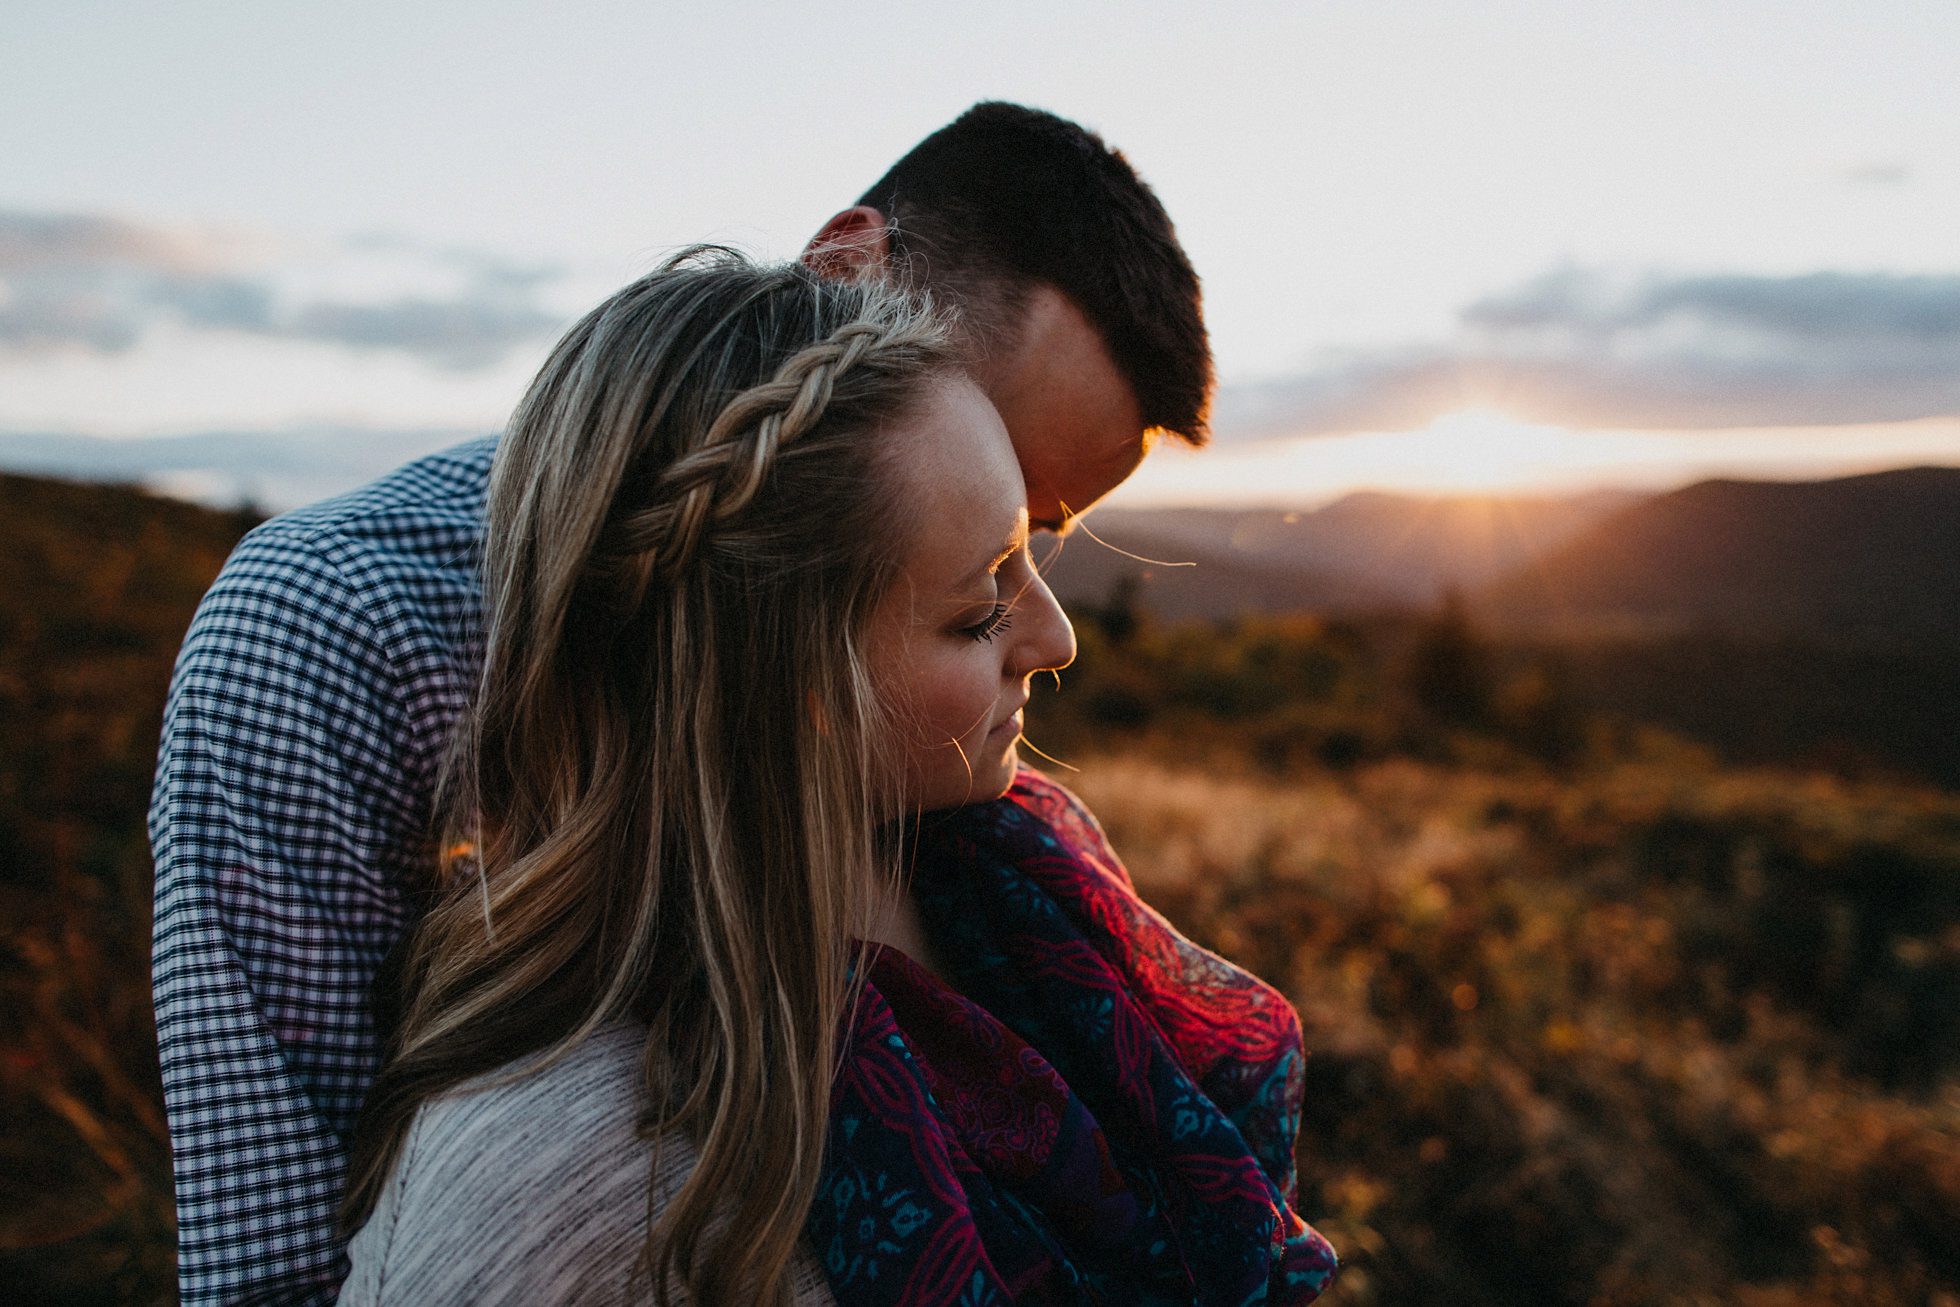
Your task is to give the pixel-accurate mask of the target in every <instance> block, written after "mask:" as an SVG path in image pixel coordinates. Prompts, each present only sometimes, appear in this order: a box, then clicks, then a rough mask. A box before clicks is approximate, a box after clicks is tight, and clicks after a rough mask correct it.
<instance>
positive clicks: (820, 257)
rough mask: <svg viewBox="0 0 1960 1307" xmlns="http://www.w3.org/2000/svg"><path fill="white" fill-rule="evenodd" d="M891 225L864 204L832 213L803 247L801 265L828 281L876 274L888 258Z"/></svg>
mask: <svg viewBox="0 0 1960 1307" xmlns="http://www.w3.org/2000/svg"><path fill="white" fill-rule="evenodd" d="M891 252H892V242H891V224H890V223H889V222H888V221H887V220H886V218H885V215H884V214H882V213H880V212H878V211H877V210H876V209H874V208H872V207H871V206H870V205H868V204H859V205H855V206H853V207H851V208H848V209H845V210H844V211H843V212H842V213H837V214H833V215H832V216H831V218H830V221H828V222H826V223H825V224H824V225H823V226H822V227H820V228H818V229H817V234H816V235H815V236H812V237H811V238H810V243H809V244H808V245H806V246H804V247H803V265H804V266H805V267H807V268H809V269H810V270H811V271H812V272H814V273H816V274H817V275H818V276H820V277H827V278H829V279H831V280H832V281H854V280H856V279H857V278H859V277H862V276H865V275H866V274H867V273H880V272H883V271H884V269H885V263H886V260H888V259H889V258H890V257H891Z"/></svg>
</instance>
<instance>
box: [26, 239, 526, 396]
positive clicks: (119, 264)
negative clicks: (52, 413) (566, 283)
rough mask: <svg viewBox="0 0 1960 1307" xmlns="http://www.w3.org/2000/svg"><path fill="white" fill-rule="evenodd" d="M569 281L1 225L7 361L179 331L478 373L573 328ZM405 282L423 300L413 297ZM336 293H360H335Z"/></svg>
mask: <svg viewBox="0 0 1960 1307" xmlns="http://www.w3.org/2000/svg"><path fill="white" fill-rule="evenodd" d="M560 275H561V270H559V269H556V268H550V267H536V266H528V265H519V264H514V263H511V262H509V261H507V260H502V259H499V258H497V257H495V256H493V255H488V254H484V253H481V252H473V251H463V250H453V249H431V248H429V247H425V246H421V245H418V244H416V243H415V242H411V241H406V240H403V239H401V238H395V237H379V238H377V237H364V238H361V239H358V240H352V241H346V242H342V243H340V244H339V245H338V246H334V247H330V248H328V249H326V250H322V251H311V252H306V253H305V254H295V253H294V252H292V251H279V250H276V249H273V248H272V247H270V246H268V245H266V244H265V243H262V242H254V241H251V240H249V239H245V238H239V237H230V238H225V237H219V236H212V235H200V234H194V233H187V232H177V231H171V230H167V229H163V228H155V227H145V226H141V225H138V224H135V223H129V222H124V221H121V220H118V219H113V218H104V217H97V216H91V215H73V214H39V213H21V212H0V352H4V353H14V354H20V353H27V352H33V351H41V350H50V349H64V348H67V349H83V350H91V351H94V352H96V353H101V354H118V353H124V352H126V351H129V350H132V349H135V348H137V347H139V346H140V345H141V344H142V342H143V340H144V339H145V338H146V337H147V336H149V335H150V334H151V333H152V332H154V331H157V330H159V329H161V328H165V327H177V328H181V329H188V330H191V331H202V332H231V333H241V334H245V335H250V336H259V337H268V338H274V339H281V340H292V341H310V342H318V343H324V344H329V345H336V346H340V347H342V348H345V349H350V350H360V351H368V352H374V351H389V352H396V353H401V354H405V355H409V356H412V357H415V358H418V359H421V360H422V361H424V362H427V363H431V364H435V365H437V366H440V367H446V368H455V369H465V370H467V369H474V368H480V367H486V366H489V365H491V364H494V363H496V362H498V361H499V360H500V359H502V358H504V357H505V356H506V355H508V354H509V352H510V351H511V350H513V349H516V348H519V347H521V346H525V345H529V344H532V343H534V342H536V341H538V340H539V339H541V338H543V337H545V336H547V335H549V334H550V333H551V332H552V331H554V330H555V329H557V328H559V327H560V326H562V325H563V322H564V315H563V314H562V313H559V312H555V311H553V310H552V309H551V308H550V307H548V306H547V305H546V304H545V303H544V302H543V300H542V294H543V291H544V290H545V288H546V287H547V286H548V285H549V283H551V282H552V281H554V280H555V279H556V278H557V277H558V276H560ZM391 281H392V282H394V283H396V288H395V289H394V290H392V291H391V290H390V288H389V283H390V282H391ZM403 282H407V283H409V284H411V285H412V286H414V287H415V289H413V290H411V291H409V292H407V293H403V292H402V291H401V290H400V288H399V284H400V283H403ZM295 283H310V287H311V288H310V289H307V290H299V289H296V288H295ZM336 283H344V284H346V285H351V286H355V287H357V289H358V291H359V292H360V293H354V294H350V293H346V292H345V290H344V289H343V291H342V292H341V293H335V292H334V291H333V290H332V289H331V288H332V287H333V286H334V285H335V284H336ZM429 283H434V285H433V287H432V288H431V287H430V286H429ZM322 287H325V288H327V289H322Z"/></svg>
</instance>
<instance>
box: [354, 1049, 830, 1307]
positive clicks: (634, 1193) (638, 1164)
mask: <svg viewBox="0 0 1960 1307" xmlns="http://www.w3.org/2000/svg"><path fill="white" fill-rule="evenodd" d="M644 1038H645V1034H644V1031H643V1030H641V1029H638V1028H635V1027H631V1026H626V1025H619V1026H611V1027H608V1028H606V1029H604V1030H602V1031H600V1032H599V1033H597V1034H595V1035H594V1036H593V1037H592V1038H591V1039H589V1040H587V1041H586V1042H585V1043H583V1044H581V1045H580V1046H579V1047H578V1048H577V1049H575V1050H574V1051H573V1052H572V1053H571V1054H569V1055H568V1056H566V1057H565V1058H564V1059H563V1060H561V1061H559V1062H558V1063H557V1064H555V1065H553V1066H550V1067H547V1068H546V1069H545V1070H543V1071H541V1072H537V1073H534V1074H531V1075H527V1076H525V1077H523V1078H522V1079H519V1080H516V1081H514V1082H511V1083H507V1084H495V1083H491V1082H494V1080H495V1079H496V1077H497V1075H500V1074H502V1073H495V1074H493V1075H492V1076H488V1077H484V1078H483V1079H482V1080H480V1081H472V1082H471V1083H470V1084H468V1085H465V1086H463V1087H462V1088H461V1089H458V1090H457V1091H455V1092H454V1093H451V1094H447V1095H445V1096H443V1097H441V1098H439V1099H436V1100H434V1101H433V1102H430V1103H428V1104H426V1105H425V1106H424V1107H423V1108H422V1110H421V1111H420V1112H419V1113H418V1114H417V1115H416V1118H415V1122H414V1124H413V1125H412V1126H411V1127H410V1129H409V1134H408V1138H407V1140H406V1142H405V1143H404V1144H403V1147H402V1152H401V1156H400V1157H399V1158H398V1159H397V1160H396V1163H395V1170H394V1173H393V1174H392V1175H391V1176H390V1177H389V1179H388V1185H387V1188H386V1190H385V1191H384V1192H383V1194H382V1196H381V1199H380V1201H379V1202H378V1203H377V1204H376V1205H375V1209H374V1213H373V1215H372V1216H370V1217H369V1218H368V1222H367V1224H366V1225H365V1226H363V1227H362V1228H361V1231H360V1233H359V1234H357V1235H355V1236H354V1242H353V1244H352V1245H351V1246H350V1247H349V1249H348V1254H349V1256H350V1257H351V1258H352V1259H353V1272H352V1274H350V1275H349V1276H348V1279H347V1282H346V1284H345V1285H344V1286H343V1287H342V1288H341V1291H340V1302H341V1305H342V1307H384V1305H397V1304H398V1305H400V1307H425V1305H426V1304H437V1303H441V1304H447V1303H483V1304H490V1303H508V1304H512V1307H518V1305H520V1304H521V1305H523V1307H531V1305H533V1304H550V1303H574V1302H575V1303H580V1304H593V1305H594V1307H606V1305H609V1304H624V1303H650V1302H652V1301H653V1295H652V1292H651V1288H650V1285H649V1284H648V1281H647V1277H646V1276H644V1275H641V1276H639V1277H637V1278H635V1277H634V1275H633V1268H634V1265H635V1260H636V1259H637V1258H638V1257H639V1254H640V1249H641V1247H642V1245H643V1244H644V1242H645V1240H646V1234H647V1223H648V1220H649V1213H650V1211H658V1209H659V1207H660V1206H661V1205H662V1204H663V1203H665V1202H666V1201H667V1200H668V1199H670V1198H671V1197H672V1196H673V1195H674V1193H675V1192H676V1191H677V1190H678V1189H679V1188H680V1186H681V1183H682V1181H683V1180H685V1179H686V1177H687V1174H688V1172H689V1171H690V1170H692V1169H693V1166H694V1163H695V1152H694V1149H693V1147H692V1146H691V1145H690V1144H689V1143H688V1141H687V1140H686V1139H685V1138H683V1137H681V1136H680V1135H679V1134H670V1135H669V1136H668V1137H667V1138H666V1140H665V1141H664V1142H663V1145H662V1147H661V1150H660V1173H659V1174H658V1175H657V1176H655V1177H654V1182H653V1193H652V1203H651V1204H649V1202H648V1176H649V1175H651V1174H652V1168H653V1153H654V1148H653V1144H652V1143H651V1142H650V1141H648V1140H644V1139H641V1138H639V1137H638V1135H637V1133H636V1131H635V1128H634V1127H635V1123H636V1122H637V1120H638V1119H639V1114H640V1108H641V1093H640V1049H641V1045H642V1042H643V1040H644ZM790 1273H791V1282H792V1284H793V1286H794V1290H795V1301H796V1304H797V1307H835V1300H834V1299H833V1298H832V1297H831V1294H830V1290H829V1288H828V1287H827V1286H826V1285H825V1283H824V1278H823V1272H822V1271H821V1270H820V1269H819V1268H818V1266H817V1263H816V1260H815V1258H813V1257H812V1256H811V1255H810V1253H809V1251H808V1249H806V1248H799V1249H798V1252H797V1257H796V1260H795V1261H793V1262H792V1263H791V1264H790ZM683 1301H684V1300H683Z"/></svg>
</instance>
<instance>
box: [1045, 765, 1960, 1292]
mask: <svg viewBox="0 0 1960 1307" xmlns="http://www.w3.org/2000/svg"><path fill="white" fill-rule="evenodd" d="M1076 761H1077V762H1078V763H1079V765H1080V766H1081V768H1082V769H1081V771H1080V772H1079V773H1077V774H1075V775H1073V776H1072V777H1071V778H1070V779H1071V782H1072V783H1073V784H1074V786H1075V787H1076V788H1077V790H1078V791H1079V792H1080V793H1081V794H1082V795H1083V796H1084V798H1085V799H1087V800H1088V802H1089V803H1090V806H1091V807H1093V808H1094V809H1095V810H1096V811H1097V812H1098V813H1099V814H1100V815H1101V817H1102V819H1103V821H1104V822H1105V824H1106V825H1107V827H1108V829H1109V831H1110V835H1111V838H1112V839H1113V841H1114V842H1115V844H1116V846H1117V848H1118V849H1119V850H1122V851H1124V853H1125V854H1126V857H1127V859H1128V861H1129V864H1130V867H1131V870H1132V872H1133V874H1134V875H1135V877H1136V879H1137V882H1138V884H1139V886H1140V887H1141V889H1142V890H1143V892H1144V894H1145V895H1146V897H1148V898H1149V899H1151V901H1152V902H1154V903H1155V904H1157V905H1158V906H1159V907H1160V908H1161V909H1162V910H1163V911H1164V912H1165V913H1166V915H1168V916H1169V917H1170V918H1171V919H1172V920H1173V921H1174V922H1176V923H1177V924H1178V925H1180V926H1181V927H1182V928H1184V929H1185V930H1186V932H1187V933H1189V934H1191V935H1193V936H1194V937H1196V938H1197V939H1199V940H1201V941H1202V942H1204V943H1206V944H1208V945H1210V946H1211V947H1213V948H1215V949H1217V950H1218V951H1219V952H1221V953H1223V954H1225V955H1227V956H1229V957H1232V958H1233V959H1235V960H1237V961H1239V962H1241V963H1242V964H1244V965H1246V966H1248V967H1250V968H1251V969H1252V970H1254V971H1256V972H1257V973H1259V974H1260V975H1262V976H1265V977H1267V978H1269V979H1270V980H1272V981H1273V982H1274V983H1276V984H1278V985H1280V986H1281V987H1282V988H1284V989H1285V991H1286V992H1287V993H1288V995H1289V996H1290V997H1291V998H1292V999H1293V1001H1294V1002H1295V1004H1296V1005H1297V1006H1298V1008H1299V1010H1300V1013H1301V1016H1302V1018H1303V1019H1304V1021H1305V1026H1306V1031H1307V1042H1308V1046H1309V1048H1310V1050H1311V1056H1310V1059H1309V1064H1308V1067H1309V1069H1308V1077H1307V1105H1306V1125H1305V1131H1304V1135H1303V1138H1302V1140H1301V1146H1300V1167H1301V1178H1302V1198H1301V1203H1302V1210H1303V1211H1304V1213H1305V1214H1306V1215H1307V1216H1308V1217H1309V1218H1310V1219H1312V1220H1313V1221H1315V1222H1316V1224H1318V1225H1319V1226H1320V1228H1321V1229H1322V1230H1323V1232H1325V1233H1326V1234H1327V1235H1328V1236H1329V1237H1330V1238H1331V1239H1332V1240H1333V1242H1334V1243H1335V1245H1336V1247H1338V1248H1339V1249H1340V1250H1341V1251H1342V1254H1343V1256H1344V1259H1345V1260H1346V1261H1347V1263H1348V1269H1347V1270H1346V1272H1345V1273H1344V1276H1343V1279H1342V1281H1341V1283H1340V1290H1339V1292H1338V1293H1337V1294H1336V1295H1335V1298H1336V1300H1337V1301H1339V1302H1343V1303H1349V1304H1355V1305H1356V1307H1359V1305H1361V1304H1373V1303H1398V1304H1400V1303H1438V1304H1440V1303H1452V1304H1482V1303H1489V1304H1512V1303H1571V1304H1636V1303H1639V1304H1645V1303H1710V1304H1714V1303H1741V1304H1754V1305H1756V1307H1770V1305H1771V1304H1776V1305H1778V1307H1781V1305H1782V1304H1791V1305H1792V1307H1794V1305H1795V1304H1798V1303H1805V1304H1813V1303H1847V1304H1848V1303H1872V1304H1894V1303H1896V1304H1901V1305H1902V1307H1903V1305H1904V1304H1923V1303H1929V1302H1933V1303H1943V1304H1957V1303H1960V1292H1956V1291H1960V1221H1956V1219H1955V1217H1956V1213H1960V1077H1956V1074H1955V1072H1956V1066H1957V1065H1960V796H1955V795H1952V794H1945V793H1940V792H1937V791H1932V790H1927V789H1923V788H1916V787H1911V786H1899V785H1887V784H1862V785H1853V784H1846V783H1843V782H1840V781H1835V780H1832V779H1830V778H1827V777H1822V776H1815V775H1802V774H1797V773H1781V772H1775V771H1760V772H1741V771H1734V770H1723V769H1720V768H1718V767H1716V766H1714V765H1713V764H1712V763H1710V762H1709V761H1708V760H1707V759H1706V757H1705V756H1702V755H1699V754H1697V753H1695V752H1694V751H1691V750H1690V751H1676V752H1673V753H1671V754H1669V755H1666V756H1661V757H1656V758H1651V759H1648V760H1644V761H1628V762H1624V763H1622V764H1620V765H1617V766H1613V767H1610V768H1605V769H1602V770H1600V771H1598V772H1596V773H1592V774H1587V775H1584V776H1567V777H1563V778H1555V777H1553V776H1551V775H1548V774H1546V773H1544V772H1542V771H1535V772H1534V771H1531V770H1523V771H1518V772H1513V773H1510V774H1504V773H1499V772H1492V771H1487V770H1473V769H1466V768H1462V767H1450V766H1439V765H1434V764H1427V763H1420V762H1413V761H1408V760H1395V761H1388V762H1382V763H1378V764H1370V765H1365V766H1362V767H1358V768H1355V769H1351V770H1347V771H1344V772H1341V773H1333V772H1325V771H1323V772H1303V773H1300V774H1297V775H1295V776H1293V777H1290V778H1287V779H1284V780H1278V779H1274V778H1272V777H1270V776H1266V775H1261V774H1257V773H1251V772H1242V773H1240V774H1231V773H1230V772H1229V771H1228V770H1227V769H1223V768H1220V767H1217V766H1213V767H1209V768H1207V769H1205V770H1203V771H1200V770H1195V769H1192V768H1190V767H1188V766H1180V765H1177V764H1175V763H1167V762H1165V761H1162V760H1152V759H1148V758H1144V757H1138V756H1129V757H1123V756H1116V757H1109V756H1104V757H1095V758H1092V759H1088V760H1086V761H1085V760H1081V759H1078V760H1076Z"/></svg>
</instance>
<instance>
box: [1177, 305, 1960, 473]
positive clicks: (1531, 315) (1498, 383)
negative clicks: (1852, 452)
mask: <svg viewBox="0 0 1960 1307" xmlns="http://www.w3.org/2000/svg"><path fill="white" fill-rule="evenodd" d="M1465 407H1486V408H1500V409H1503V410H1504V411H1506V412H1508V413H1510V414H1512V415H1513V416H1515V417H1518V418H1521V419H1525V420H1528V421H1534V422H1545V423H1554V424H1557V425H1560V426H1567V427H1595V428H1623V429H1641V428H1652V429H1697V428H1725V427H1757V426H1809V425H1844V424H1852V423H1874V422H1895V421H1905V420H1909V419H1914V418H1923V417H1939V416H1948V415H1954V414H1960V276H1906V275H1896V274H1885V273H1842V272H1817V273H1810V274H1805V275H1801V276H1790V277H1762V276H1744V275H1718V276H1695V277H1658V276H1644V277H1632V276H1624V275H1622V276H1615V275H1611V274H1607V273H1602V272H1596V271H1584V270H1575V269H1566V270H1561V271H1557V272H1554V273H1551V274H1548V275H1546V276H1544V277H1540V278H1538V279H1535V280H1533V281H1531V282H1528V283H1526V284H1524V285H1522V286H1518V287H1515V288H1513V289H1511V290H1509V291H1506V292H1504V293H1502V294H1498V295H1493V296H1490V297H1488V298H1486V299H1483V300H1479V301H1477V302H1476V303H1473V304H1471V305H1469V306H1467V307H1466V308H1465V309H1464V310H1463V311H1462V312H1461V313H1460V314H1459V318H1458V329H1457V331H1456V332H1455V334H1454V335H1453V336H1452V337H1451V338H1450V339H1448V340H1445V341H1442V342H1440V343H1429V344H1414V345H1408V346H1404V347H1401V348H1395V349H1381V350H1374V351H1368V352H1361V353H1349V354H1345V355H1340V356H1329V357H1325V358H1323V359H1321V360H1319V361H1318V362H1317V364H1316V365H1315V366H1313V367H1311V368H1308V369H1306V370H1303V371H1302V372H1300V373H1298V374H1296V375H1295V376H1293V377H1290V378H1284V379H1282V380H1279V381H1276V382H1271V383H1266V384H1263V385H1260V386H1257V387H1248V388H1241V389H1238V390H1234V391H1228V392H1227V393H1226V394H1224V395H1221V396H1220V400H1219V405H1218V413H1217V415H1216V419H1215V425H1216V427H1217V429H1218V430H1219V431H1220V432H1221V433H1222V434H1225V435H1227V436H1231V435H1237V436H1241V437H1255V436H1271V435H1280V434H1331V433H1336V432H1345V431H1367V430H1377V431H1381V430H1389V431H1393V430H1407V429H1410V428H1413V427H1417V426H1421V425H1424V424H1426V423H1427V422H1428V421H1429V420H1431V419H1432V418H1434V417H1436V416H1438V415H1440V414H1443V413H1447V412H1450V411H1452V410H1454V409H1459V408H1465Z"/></svg>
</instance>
